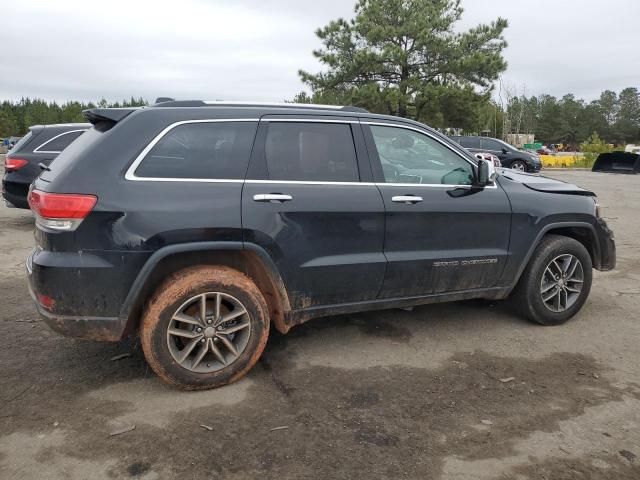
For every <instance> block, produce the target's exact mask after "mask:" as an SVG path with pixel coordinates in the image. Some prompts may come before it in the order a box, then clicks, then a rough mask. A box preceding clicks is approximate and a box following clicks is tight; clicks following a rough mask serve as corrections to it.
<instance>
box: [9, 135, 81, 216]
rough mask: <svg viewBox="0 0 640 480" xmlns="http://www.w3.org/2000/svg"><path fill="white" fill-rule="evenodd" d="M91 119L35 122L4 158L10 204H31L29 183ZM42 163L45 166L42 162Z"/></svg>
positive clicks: (27, 205)
mask: <svg viewBox="0 0 640 480" xmlns="http://www.w3.org/2000/svg"><path fill="white" fill-rule="evenodd" d="M90 127H91V124H89V123H64V124H62V123H61V124H57V125H34V126H33V127H29V132H28V133H27V134H26V135H25V136H24V137H22V138H21V139H20V141H18V143H16V144H15V146H14V147H13V148H12V149H11V150H10V151H9V153H8V154H7V156H6V157H5V160H4V172H5V173H4V177H3V178H2V196H3V198H4V201H5V203H6V204H7V206H9V207H17V208H29V203H28V202H27V193H28V191H29V185H31V182H33V180H35V178H36V177H37V176H38V175H40V172H41V171H42V168H43V167H47V166H48V165H49V164H50V163H51V161H52V160H53V159H54V158H56V157H57V156H58V155H59V154H60V152H62V151H63V150H64V149H65V148H67V147H68V146H69V144H70V143H71V142H73V141H74V140H75V139H76V138H78V137H79V136H80V135H82V134H83V133H84V132H85V131H86V130H87V129H88V128H90ZM40 164H42V166H43V167H41V166H40Z"/></svg>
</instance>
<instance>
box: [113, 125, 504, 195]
mask: <svg viewBox="0 0 640 480" xmlns="http://www.w3.org/2000/svg"><path fill="white" fill-rule="evenodd" d="M263 121H264V122H307V123H362V124H367V125H379V126H383V127H397V128H406V129H407V130H415V131H416V132H418V133H422V134H424V135H427V136H428V137H430V138H433V139H434V140H436V141H438V142H440V143H442V144H443V145H444V146H445V147H447V148H449V146H448V145H446V144H445V143H444V142H442V141H441V140H439V139H438V138H435V137H433V136H432V135H429V133H428V132H425V131H424V130H420V129H418V128H413V127H409V126H405V125H398V124H393V123H379V122H362V121H360V120H359V119H358V118H353V119H349V120H332V119H317V118H216V119H200V120H182V121H179V122H175V123H172V124H171V125H169V126H167V127H165V128H164V129H163V130H162V131H161V132H160V133H159V134H158V135H156V136H155V137H154V138H153V140H151V142H149V144H148V145H147V146H146V147H145V148H144V150H142V152H140V154H139V155H138V156H137V157H136V159H135V160H134V161H133V163H132V164H131V165H130V166H129V168H128V169H127V172H126V173H125V179H126V180H131V181H137V182H192V183H250V184H270V183H272V184H285V185H335V186H340V185H345V186H376V187H383V186H394V187H435V188H472V185H464V184H460V185H454V184H440V183H390V182H385V183H376V182H325V181H314V180H276V179H268V180H254V179H233V178H171V177H138V176H136V175H135V170H136V169H137V168H138V166H139V165H140V163H142V161H143V160H144V158H145V156H146V155H147V154H148V153H149V151H151V149H152V148H153V147H154V146H155V145H156V144H157V143H158V142H159V141H160V140H161V139H162V137H164V136H165V135H166V134H167V133H168V132H170V131H171V130H172V129H174V128H175V127H178V126H180V125H185V124H189V123H222V122H263ZM449 149H450V150H452V149H451V148H449ZM452 151H453V152H454V153H456V154H457V155H459V154H458V153H457V152H456V151H455V150H452ZM459 156H460V157H461V158H463V159H464V160H466V159H465V158H464V157H462V156H461V155H459ZM467 161H468V160H467ZM469 163H471V165H472V166H475V165H474V164H473V163H472V162H469ZM484 188H496V185H495V183H494V184H493V185H491V186H486V187H484Z"/></svg>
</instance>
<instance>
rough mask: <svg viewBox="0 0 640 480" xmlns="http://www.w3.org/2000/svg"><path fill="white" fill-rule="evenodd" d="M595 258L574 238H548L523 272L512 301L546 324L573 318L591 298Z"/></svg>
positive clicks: (523, 311)
mask: <svg viewBox="0 0 640 480" xmlns="http://www.w3.org/2000/svg"><path fill="white" fill-rule="evenodd" d="M591 269H592V264H591V257H590V256H589V252H588V251H587V249H586V248H585V247H584V245H582V244H581V243H580V242H578V241H577V240H574V239H573V238H568V237H563V236H559V235H547V236H546V237H544V238H543V239H542V241H541V242H540V245H538V247H537V248H536V250H535V251H534V253H533V256H532V258H531V260H530V262H529V265H527V268H526V269H525V270H524V272H523V273H522V277H521V278H520V281H519V283H518V286H517V287H516V289H515V291H514V293H513V295H512V300H513V303H514V305H515V307H516V309H518V310H519V311H520V313H521V314H522V315H523V316H525V317H526V318H528V319H529V320H533V321H534V322H537V323H540V324H542V325H559V324H561V323H564V322H566V321H567V320H569V319H570V318H571V317H573V316H574V315H575V314H576V313H578V311H580V309H581V308H582V306H583V305H584V302H585V301H586V300H587V297H588V296H589V291H590V290H591V280H592V270H591Z"/></svg>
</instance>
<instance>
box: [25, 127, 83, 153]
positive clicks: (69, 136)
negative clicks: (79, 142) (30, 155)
mask: <svg viewBox="0 0 640 480" xmlns="http://www.w3.org/2000/svg"><path fill="white" fill-rule="evenodd" d="M84 132H85V130H71V131H69V132H64V133H60V134H58V135H55V136H54V137H53V138H51V139H49V140H47V141H46V142H44V143H43V144H42V145H40V146H38V147H37V148H35V149H34V150H33V151H34V153H60V152H62V151H63V150H64V149H65V148H67V147H68V146H69V145H70V144H71V142H73V141H74V140H75V139H77V138H78V137H79V136H80V135H82V134H83V133H84Z"/></svg>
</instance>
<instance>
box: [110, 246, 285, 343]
mask: <svg viewBox="0 0 640 480" xmlns="http://www.w3.org/2000/svg"><path fill="white" fill-rule="evenodd" d="M193 265H224V266H227V267H231V268H234V269H236V270H238V271H240V272H242V273H244V274H246V275H247V276H248V277H249V278H251V280H252V281H253V282H254V283H255V284H256V286H257V287H258V289H259V290H260V292H261V293H262V295H263V296H264V298H265V301H266V302H267V306H268V308H269V314H270V317H271V321H272V322H273V324H274V326H275V327H276V329H277V330H278V331H279V332H281V333H287V331H288V330H289V328H290V327H291V326H290V325H289V324H288V323H287V321H286V313H287V312H289V311H291V306H290V304H289V297H288V294H287V291H286V288H285V285H284V282H283V281H282V278H281V277H280V274H279V272H278V270H277V268H276V266H275V264H274V263H273V261H272V260H271V258H270V257H269V255H268V254H267V252H265V251H264V249H262V248H260V247H259V246H257V245H253V244H246V243H245V244H243V243H242V242H196V243H186V244H179V245H170V246H167V247H163V248H161V249H160V250H158V251H156V252H155V253H154V254H153V255H152V256H151V257H150V258H149V259H148V260H147V262H146V263H145V265H144V266H143V267H142V269H141V270H140V272H139V273H138V276H137V277H136V279H135V280H134V282H133V284H132V286H131V288H130V290H129V293H128V295H127V297H126V299H125V302H124V303H123V305H122V307H121V309H120V315H119V317H120V319H121V320H122V321H123V322H125V323H126V326H125V329H124V333H123V335H127V334H131V333H133V332H134V331H136V330H137V328H138V324H139V321H140V318H141V316H142V310H143V308H144V305H145V302H146V300H147V298H149V296H150V295H151V294H152V293H153V291H154V290H155V289H156V288H157V287H158V286H159V285H160V284H161V283H162V281H163V280H164V279H165V278H166V276H167V275H168V274H170V273H171V272H175V271H177V270H181V269H183V268H186V267H190V266H193Z"/></svg>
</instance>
